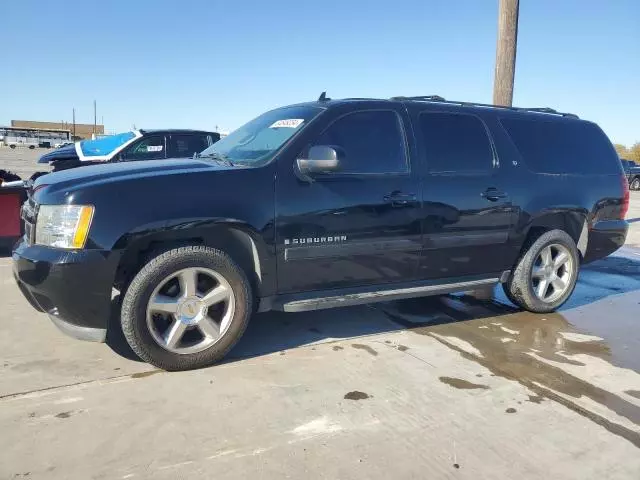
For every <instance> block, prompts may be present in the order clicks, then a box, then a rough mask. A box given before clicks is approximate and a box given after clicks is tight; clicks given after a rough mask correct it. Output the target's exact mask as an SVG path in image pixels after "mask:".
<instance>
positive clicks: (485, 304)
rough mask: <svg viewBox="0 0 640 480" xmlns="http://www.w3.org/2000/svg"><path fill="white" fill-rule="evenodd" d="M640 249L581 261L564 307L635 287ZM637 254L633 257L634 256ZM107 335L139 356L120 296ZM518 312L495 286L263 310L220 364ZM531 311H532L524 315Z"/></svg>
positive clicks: (128, 354)
mask: <svg viewBox="0 0 640 480" xmlns="http://www.w3.org/2000/svg"><path fill="white" fill-rule="evenodd" d="M639 253H640V250H635V252H634V250H633V249H625V251H624V252H622V253H620V254H616V255H614V256H610V257H607V258H605V259H603V260H599V261H597V262H594V263H592V264H589V265H586V266H585V267H584V268H583V269H582V271H581V274H580V279H579V282H578V285H577V286H576V290H575V291H574V294H573V295H572V297H571V299H570V300H569V301H568V302H567V303H566V304H565V305H564V306H563V307H562V308H561V309H560V313H562V312H563V311H566V310H569V309H572V308H576V307H581V306H584V305H589V304H591V303H594V302H597V301H598V300H601V299H604V298H607V297H609V296H612V295H617V294H622V293H626V292H631V291H640V254H639ZM634 256H637V259H636V258H635V257H634ZM113 302H114V308H113V315H112V318H111V324H110V326H109V331H108V334H107V344H108V345H109V346H110V347H111V349H112V350H113V351H114V352H116V353H118V354H119V355H121V356H123V357H125V358H128V359H131V360H136V361H141V360H140V359H139V358H138V357H137V356H136V355H135V353H134V352H133V350H131V348H130V347H129V345H128V344H127V342H126V340H125V338H124V335H123V334H122V330H121V328H120V322H119V312H120V310H119V308H120V300H119V297H115V298H114V299H113ZM518 312H520V309H519V308H517V307H516V306H514V305H513V304H512V303H511V302H509V300H508V299H507V298H506V297H505V295H504V293H503V292H502V288H501V287H500V286H497V287H495V288H492V289H488V290H486V289H485V290H479V291H475V292H471V293H465V294H454V295H445V296H437V297H423V298H415V299H408V300H398V301H393V302H383V303H377V304H371V305H364V306H356V307H343V308H336V309H329V310H318V311H312V312H303V313H283V312H267V313H261V314H256V315H254V317H253V318H252V319H251V322H250V323H249V326H248V327H247V331H246V332H245V334H244V336H243V337H242V339H241V340H240V341H239V342H238V344H237V345H236V346H235V347H234V348H233V350H232V351H231V352H230V353H229V354H228V355H227V357H226V358H225V360H224V363H229V362H235V361H239V360H243V359H247V358H252V357H259V356H263V355H268V354H272V353H275V352H285V351H286V350H289V349H293V348H297V347H302V346H305V345H312V344H319V343H327V342H332V341H339V340H344V339H349V338H358V337H366V336H369V335H376V334H380V333H387V332H394V331H398V330H404V329H412V328H419V327H425V326H435V325H442V324H447V323H456V322H467V321H473V320H479V319H483V318H488V317H500V316H503V315H511V314H514V313H518ZM526 315H534V314H528V313H527V314H526Z"/></svg>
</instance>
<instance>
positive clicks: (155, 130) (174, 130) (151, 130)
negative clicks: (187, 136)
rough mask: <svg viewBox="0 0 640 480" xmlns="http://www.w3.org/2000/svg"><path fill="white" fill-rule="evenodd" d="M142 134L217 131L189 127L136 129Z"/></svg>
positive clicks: (208, 132) (207, 132)
mask: <svg viewBox="0 0 640 480" xmlns="http://www.w3.org/2000/svg"><path fill="white" fill-rule="evenodd" d="M138 131H139V132H140V133H142V134H143V135H147V134H149V133H163V134H166V133H169V134H171V133H206V134H218V132H210V131H208V130H193V129H189V128H140V129H138Z"/></svg>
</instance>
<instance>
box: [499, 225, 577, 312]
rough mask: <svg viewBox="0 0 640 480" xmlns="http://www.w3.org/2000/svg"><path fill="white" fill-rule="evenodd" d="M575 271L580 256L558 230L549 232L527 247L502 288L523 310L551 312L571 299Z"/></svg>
mask: <svg viewBox="0 0 640 480" xmlns="http://www.w3.org/2000/svg"><path fill="white" fill-rule="evenodd" d="M579 269H580V254H579V253H578V249H577V247H576V244H575V242H574V241H573V239H572V238H571V237H570V236H569V235H568V234H567V233H566V232H563V231H562V230H551V231H549V232H546V233H544V234H543V235H541V236H540V237H538V238H537V239H535V240H534V241H531V242H530V243H529V244H528V245H527V247H526V248H525V249H524V253H523V255H522V256H521V257H520V259H519V260H518V263H517V265H516V267H515V269H514V270H513V272H512V273H511V275H510V277H509V280H508V281H507V283H505V284H504V285H503V288H504V291H505V294H506V295H507V297H508V298H509V299H510V300H511V301H512V302H514V303H515V304H516V305H518V306H520V307H522V308H524V309H526V310H529V311H531V312H537V313H547V312H552V311H554V310H556V309H557V308H559V307H560V306H561V305H562V304H563V303H564V302H566V301H567V299H568V298H569V297H570V296H571V293H572V292H573V289H574V288H575V286H576V281H577V279H578V272H579Z"/></svg>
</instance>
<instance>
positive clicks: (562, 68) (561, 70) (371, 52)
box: [0, 0, 640, 144]
mask: <svg viewBox="0 0 640 480" xmlns="http://www.w3.org/2000/svg"><path fill="white" fill-rule="evenodd" d="M520 3H521V6H520V31H519V43H518V57H517V66H516V82H515V96H514V105H519V106H550V107H554V108H557V109H559V110H563V111H569V112H574V113H577V114H578V115H580V116H581V117H584V118H587V119H590V120H594V121H596V122H597V123H599V124H600V125H601V126H602V127H603V128H604V130H605V131H606V132H607V134H608V135H609V137H610V138H611V139H612V141H614V142H619V143H625V144H631V143H633V142H636V141H640V2H639V1H637V0H609V1H606V2H605V1H601V0H521V2H520ZM497 4H498V0H438V1H437V0H385V1H381V0H369V1H364V0H363V1H360V0H342V1H335V0H323V1H314V0H311V1H303V0H295V1H289V0H286V1H285V0H272V1H258V0H254V1H246V0H227V1H217V0H216V1H214V0H179V1H176V0H171V1H169V0H155V1H152V0H128V1H127V0H109V1H94V0H81V1H77V0H59V1H50V0H19V1H18V0H14V1H10V2H2V11H3V14H2V21H1V25H0V44H1V45H2V49H3V55H2V57H3V60H2V63H1V64H0V65H1V66H0V92H1V93H0V94H1V95H2V99H1V100H0V124H6V123H8V122H9V121H10V120H11V119H30V120H48V121H58V120H62V119H64V120H65V121H70V120H71V109H72V107H74V106H75V108H76V119H77V121H78V122H87V123H91V122H92V121H93V108H92V102H93V99H96V100H97V102H98V121H100V118H101V117H102V116H104V121H105V124H106V126H107V129H108V130H117V131H121V130H126V129H130V128H131V126H132V124H134V123H135V125H136V126H137V127H146V128H153V127H192V128H207V129H209V128H214V127H215V126H216V125H219V126H220V128H221V129H227V130H228V129H233V128H236V127H238V126H240V125H241V124H243V123H244V122H245V121H248V120H249V119H251V118H252V117H254V116H255V115H257V114H259V113H261V112H262V111H264V110H266V109H269V108H272V107H276V106H279V105H283V104H288V103H294V102H300V101H306V100H311V99H315V98H317V96H318V95H319V94H320V92H321V91H322V90H327V92H328V94H329V96H331V97H334V98H339V97H347V96H374V97H389V96H392V95H420V94H439V95H442V96H444V97H446V98H451V99H456V100H474V101H480V102H491V96H492V84H493V72H494V61H495V42H496V28H497Z"/></svg>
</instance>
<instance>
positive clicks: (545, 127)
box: [500, 118, 620, 175]
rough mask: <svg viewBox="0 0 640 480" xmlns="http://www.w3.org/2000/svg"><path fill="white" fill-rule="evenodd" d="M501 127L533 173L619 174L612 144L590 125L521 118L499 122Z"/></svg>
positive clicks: (573, 121) (568, 121)
mask: <svg viewBox="0 0 640 480" xmlns="http://www.w3.org/2000/svg"><path fill="white" fill-rule="evenodd" d="M500 123H501V124H502V126H503V127H504V129H505V130H506V132H507V134H508V135H509V137H510V138H511V140H512V141H513V143H514V144H515V146H516V148H517V149H518V151H519V152H520V155H521V156H522V159H523V160H524V162H525V163H526V164H527V166H528V167H529V169H531V170H533V171H534V172H539V173H553V174H598V175H602V174H616V173H620V163H619V162H618V158H617V155H616V153H615V150H614V149H613V146H612V145H611V142H609V139H608V138H607V137H606V135H605V134H604V132H603V131H602V130H601V129H600V127H598V126H597V125H595V124H593V123H588V122H581V121H577V120H565V119H554V120H550V119H524V118H502V119H500Z"/></svg>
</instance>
